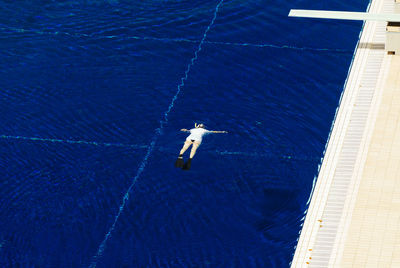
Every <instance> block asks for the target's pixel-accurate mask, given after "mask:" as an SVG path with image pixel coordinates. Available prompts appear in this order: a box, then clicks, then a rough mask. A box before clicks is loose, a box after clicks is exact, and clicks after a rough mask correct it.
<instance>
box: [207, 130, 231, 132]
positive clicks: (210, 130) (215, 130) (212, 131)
mask: <svg viewBox="0 0 400 268" xmlns="http://www.w3.org/2000/svg"><path fill="white" fill-rule="evenodd" d="M210 132H211V133H228V131H225V130H222V131H219V130H210Z"/></svg>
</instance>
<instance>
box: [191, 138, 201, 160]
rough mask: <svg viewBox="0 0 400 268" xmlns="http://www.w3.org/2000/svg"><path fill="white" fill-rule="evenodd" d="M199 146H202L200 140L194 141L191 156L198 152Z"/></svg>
mask: <svg viewBox="0 0 400 268" xmlns="http://www.w3.org/2000/svg"><path fill="white" fill-rule="evenodd" d="M199 146H200V142H198V141H195V142H193V146H192V150H191V151H190V156H189V158H193V156H194V155H195V154H196V150H197V148H199Z"/></svg>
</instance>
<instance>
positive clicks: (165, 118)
mask: <svg viewBox="0 0 400 268" xmlns="http://www.w3.org/2000/svg"><path fill="white" fill-rule="evenodd" d="M223 1H224V0H221V1H220V2H219V3H218V5H217V6H216V8H215V11H214V17H213V18H212V20H211V23H210V24H209V25H208V27H207V29H206V30H205V32H204V34H203V38H202V39H201V41H200V43H199V46H198V48H197V50H196V51H195V52H194V56H193V58H192V59H191V60H190V63H189V64H188V66H187V68H186V71H185V75H184V76H183V77H182V78H181V83H180V84H179V85H178V88H177V91H176V93H175V95H174V96H173V97H172V99H171V103H170V104H169V106H168V109H167V111H165V113H164V116H163V119H162V120H160V126H159V127H158V128H157V129H156V130H155V134H154V136H153V138H152V140H151V143H150V145H149V147H148V149H147V152H146V155H145V157H144V158H143V160H142V162H141V164H140V165H139V169H138V171H137V173H136V176H135V177H134V178H133V180H132V183H131V185H130V186H129V188H128V190H127V191H126V193H125V195H124V197H123V199H122V203H121V205H120V207H119V210H118V213H117V215H116V216H115V218H114V222H113V224H112V225H111V227H110V229H109V230H108V232H107V233H106V235H105V237H104V239H103V241H102V242H101V244H100V246H99V248H98V250H97V253H96V254H95V255H94V256H93V257H92V262H91V264H90V266H89V267H91V268H94V267H96V265H97V261H98V259H99V258H100V257H101V256H102V254H103V252H104V250H105V247H106V244H107V241H108V239H109V238H110V236H111V233H112V232H113V230H114V229H115V225H116V224H117V222H118V219H119V217H120V215H121V213H122V211H123V210H124V208H125V204H126V202H127V201H128V199H129V193H130V191H131V190H132V188H133V187H134V185H135V183H136V181H137V180H138V178H139V177H140V175H141V174H142V172H143V170H144V169H145V167H146V164H147V161H148V159H149V157H150V155H151V153H152V152H153V149H154V146H155V144H156V142H157V139H158V137H159V136H160V135H161V134H162V130H163V128H164V125H165V124H166V123H168V114H169V113H170V111H171V110H172V108H173V107H174V104H175V101H176V99H177V98H178V95H179V93H180V92H181V88H182V87H183V86H184V85H185V81H186V80H187V78H188V74H189V72H190V69H191V68H192V66H193V65H194V62H195V61H196V60H197V57H198V53H199V52H200V51H201V49H202V45H203V43H204V40H205V39H206V37H207V33H208V31H209V30H210V29H211V27H212V25H213V24H214V22H215V19H216V18H217V13H218V9H219V7H220V6H221V4H222V2H223Z"/></svg>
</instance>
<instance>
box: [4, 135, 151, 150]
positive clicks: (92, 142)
mask: <svg viewBox="0 0 400 268" xmlns="http://www.w3.org/2000/svg"><path fill="white" fill-rule="evenodd" d="M0 139H9V140H24V141H39V142H51V143H65V144H83V145H94V146H105V147H125V148H133V149H144V148H147V145H140V144H125V143H110V142H97V141H84V140H64V139H52V138H38V137H25V136H12V135H0Z"/></svg>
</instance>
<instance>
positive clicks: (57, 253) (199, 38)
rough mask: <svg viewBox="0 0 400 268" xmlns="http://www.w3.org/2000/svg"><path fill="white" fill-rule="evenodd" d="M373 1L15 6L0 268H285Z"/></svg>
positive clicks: (0, 121) (5, 44)
mask: <svg viewBox="0 0 400 268" xmlns="http://www.w3.org/2000/svg"><path fill="white" fill-rule="evenodd" d="M218 4H220V6H219V8H218V9H217V5H218ZM367 4H368V3H367V2H366V1H355V2H352V3H351V4H349V3H345V2H344V1H335V2H321V1H320V2H318V3H313V1H306V2H303V1H302V2H300V1H297V2H294V3H281V2H275V3H272V2H268V3H266V2H263V1H246V2H245V3H243V1H229V2H228V1H227V2H225V1H224V2H222V3H221V1H196V2H195V3H193V2H192V1H187V2H184V1H146V2H141V1H134V2H132V1H117V0H113V1H111V0H109V1H99V0H98V1H97V0H92V1H89V0H87V1H65V2H63V3H56V2H53V1H41V2H40V4H38V3H37V2H35V4H32V3H31V2H29V1H22V2H19V3H15V2H5V3H4V5H3V7H2V11H1V12H3V16H1V19H0V30H1V32H2V42H0V46H1V48H2V49H1V59H2V61H1V62H0V64H1V67H2V68H0V77H1V79H0V83H1V89H2V90H1V91H0V92H1V98H0V101H1V105H0V107H1V109H2V112H1V113H0V116H1V118H0V130H1V131H0V142H1V144H2V146H1V149H0V156H1V158H0V159H1V160H0V163H1V168H2V171H3V172H2V176H1V180H0V183H1V187H0V189H1V194H0V206H1V207H0V217H1V219H2V220H1V221H0V264H1V265H2V266H6V267H13V266H17V265H20V266H23V267H35V266H37V267H80V266H87V267H89V266H92V267H93V266H98V267H232V266H238V267H286V266H288V263H289V262H290V260H291V257H292V254H293V253H294V246H295V245H296V239H297V237H298V232H299V230H300V228H301V223H302V218H303V216H304V211H305V209H306V203H307V200H308V197H309V194H310V191H311V187H312V182H313V179H314V176H315V175H316V173H317V170H318V164H319V163H320V158H321V157H322V154H323V150H324V146H325V142H326V139H327V137H328V133H329V130H330V126H331V122H332V119H333V116H334V112H335V109H336V107H337V104H338V100H339V97H340V93H341V91H342V88H343V83H344V81H345V79H346V74H347V70H348V67H349V65H350V62H351V58H352V53H353V48H354V46H355V44H356V42H357V38H358V33H359V31H360V29H361V24H360V23H359V22H326V21H322V20H314V21H310V20H300V19H293V18H287V14H288V11H289V9H290V8H310V9H311V8H312V9H336V10H350V11H360V10H364V9H365V8H366V6H367ZM214 18H215V20H214V21H213V19H214ZM208 27H209V28H208ZM207 29H209V30H208V31H207ZM206 31H207V33H206ZM205 33H206V36H205ZM196 51H197V52H198V53H197V55H196V54H195V52H196ZM192 59H194V60H193V61H192ZM182 78H183V80H182ZM182 82H183V84H182ZM179 85H181V86H179ZM174 96H176V98H174ZM194 122H202V123H205V124H206V125H207V127H208V128H209V129H215V130H228V131H229V134H224V135H209V136H207V137H206V138H205V139H204V142H203V144H202V145H201V147H200V148H199V150H198V153H197V154H196V156H195V159H194V161H193V163H192V169H191V170H190V171H188V172H183V171H182V170H179V169H176V168H174V167H173V163H174V161H175V159H176V157H177V154H178V151H179V149H180V147H181V145H182V143H183V141H184V139H185V137H186V136H185V134H184V133H181V132H179V129H181V128H190V127H192V126H193V124H194ZM152 142H153V143H152ZM107 234H109V235H107ZM104 241H105V243H104V244H103V245H104V247H103V248H102V247H101V245H102V242H104Z"/></svg>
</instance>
